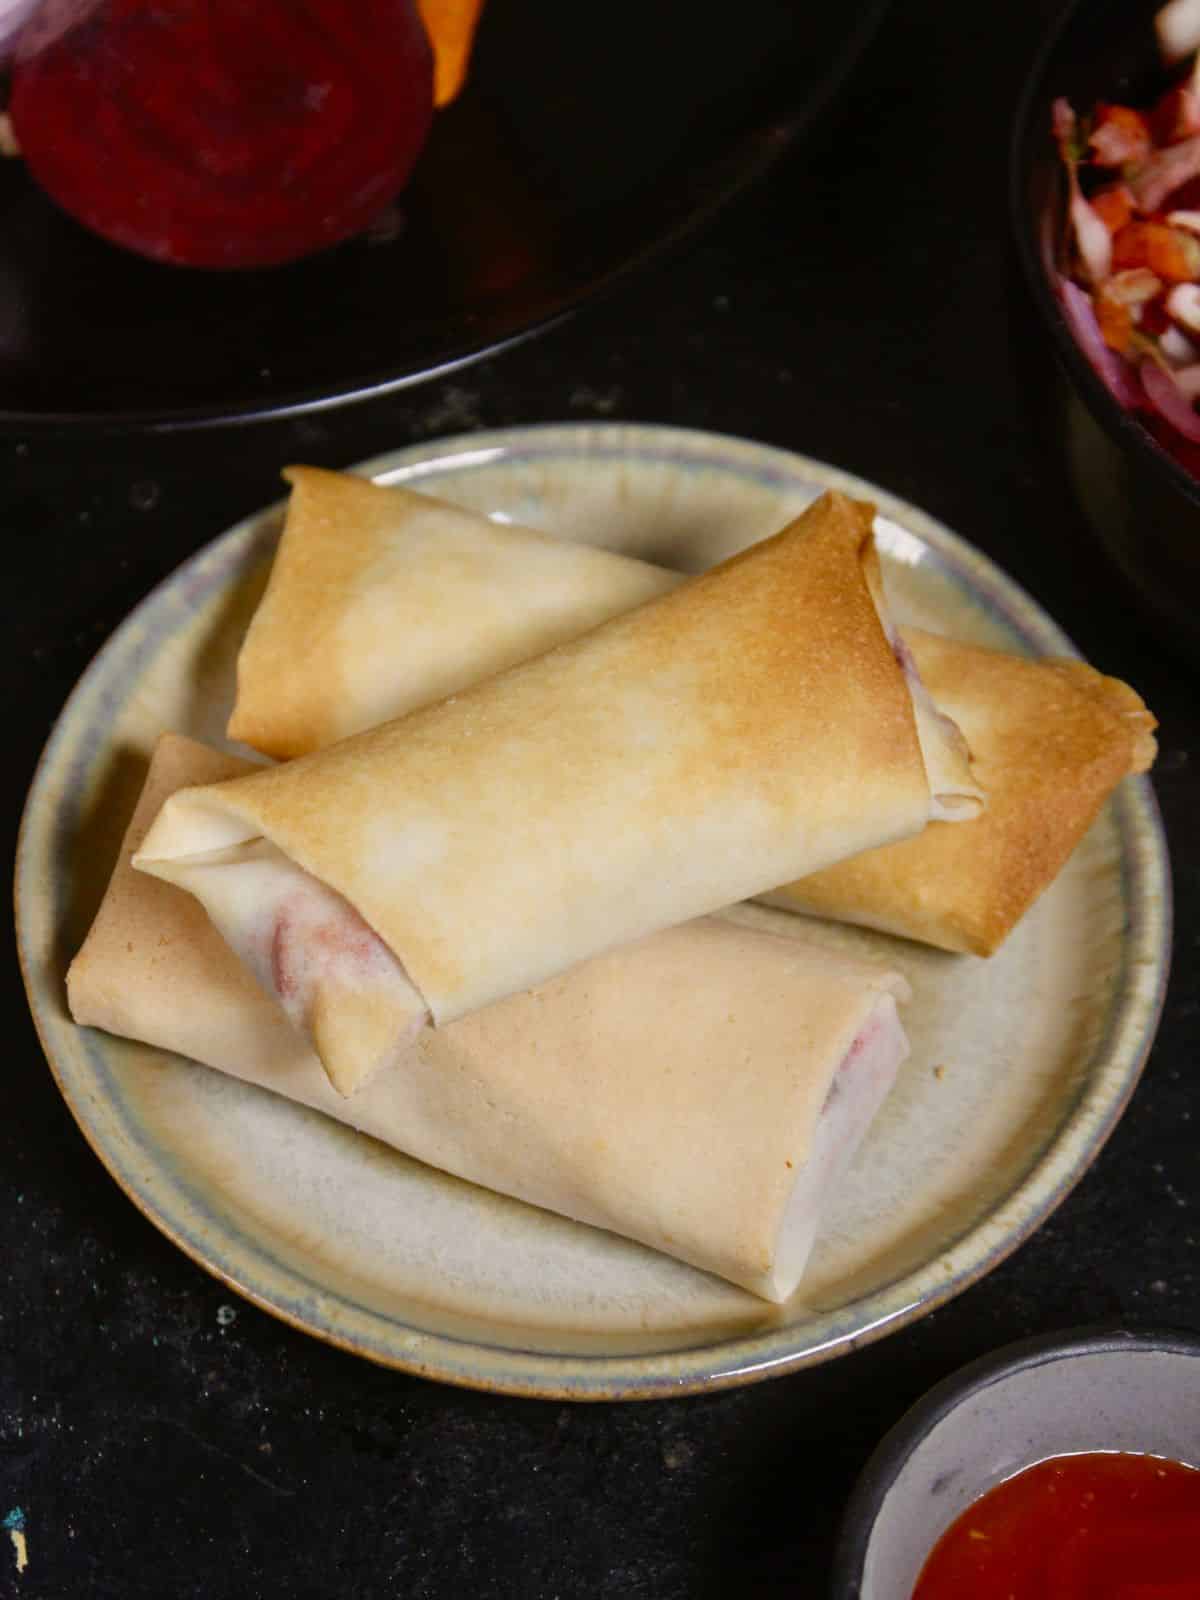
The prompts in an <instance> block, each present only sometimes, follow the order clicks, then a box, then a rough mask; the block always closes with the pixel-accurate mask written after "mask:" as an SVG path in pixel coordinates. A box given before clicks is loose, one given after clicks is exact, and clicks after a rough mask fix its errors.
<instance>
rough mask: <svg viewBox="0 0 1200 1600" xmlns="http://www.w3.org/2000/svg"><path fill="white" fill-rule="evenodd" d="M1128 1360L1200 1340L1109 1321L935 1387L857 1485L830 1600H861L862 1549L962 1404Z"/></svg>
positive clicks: (1049, 1337) (1011, 1353) (1038, 1343)
mask: <svg viewBox="0 0 1200 1600" xmlns="http://www.w3.org/2000/svg"><path fill="white" fill-rule="evenodd" d="M1129 1353H1132V1354H1135V1355H1139V1354H1150V1353H1165V1354H1168V1355H1181V1356H1190V1357H1192V1358H1194V1359H1200V1332H1196V1331H1194V1330H1192V1329H1189V1328H1183V1327H1179V1328H1171V1327H1147V1328H1130V1327H1127V1326H1125V1325H1124V1324H1122V1323H1119V1322H1115V1321H1114V1322H1111V1323H1106V1322H1101V1323H1094V1324H1088V1325H1086V1326H1082V1327H1078V1328H1069V1329H1067V1330H1065V1331H1061V1332H1053V1333H1041V1334H1035V1335H1034V1336H1033V1337H1031V1338H1028V1339H1018V1340H1016V1341H1014V1342H1013V1343H1011V1344H1006V1345H1002V1346H1001V1347H1000V1348H999V1349H997V1350H992V1351H989V1352H988V1353H987V1354H986V1355H982V1356H979V1357H977V1358H976V1359H975V1360H974V1361H970V1362H968V1363H967V1365H966V1366H964V1367H959V1368H958V1369H957V1370H956V1371H954V1372H952V1373H950V1374H949V1375H948V1376H947V1377H945V1378H942V1379H941V1380H940V1381H939V1382H937V1383H935V1384H934V1386H933V1387H932V1388H931V1389H928V1390H927V1391H926V1392H925V1394H923V1395H922V1396H921V1398H920V1399H919V1400H916V1401H915V1402H914V1403H913V1404H912V1405H911V1406H909V1408H908V1410H907V1411H905V1412H904V1414H903V1415H902V1416H901V1417H900V1419H899V1420H898V1421H897V1422H895V1423H894V1424H893V1425H892V1427H891V1428H889V1429H888V1431H887V1433H885V1434H884V1436H883V1438H882V1439H881V1440H880V1441H879V1443H878V1444H877V1445H876V1447H875V1449H874V1450H873V1451H872V1453H871V1455H870V1456H869V1457H868V1459H867V1464H866V1466H865V1467H864V1468H863V1470H862V1472H861V1473H860V1474H859V1476H858V1479H857V1480H856V1482H855V1485H854V1488H853V1490H852V1491H851V1494H850V1498H849V1500H848V1501H847V1503H846V1508H845V1511H844V1512H843V1514H842V1520H841V1524H840V1527H839V1532H838V1540H837V1545H836V1547H835V1550H834V1559H833V1574H832V1583H831V1586H830V1591H829V1592H830V1596H831V1600H860V1597H861V1594H862V1580H863V1573H864V1570H865V1567H866V1559H867V1548H868V1545H869V1544H870V1540H871V1534H872V1533H873V1532H874V1529H875V1525H876V1523H877V1522H878V1520H879V1516H880V1513H881V1512H882V1510H883V1507H884V1505H885V1503H886V1501H887V1497H888V1495H889V1494H890V1493H891V1492H892V1489H893V1488H894V1487H895V1484H896V1481H897V1479H898V1478H899V1476H900V1474H901V1472H902V1471H903V1470H904V1468H905V1466H906V1465H907V1464H908V1462H909V1460H910V1459H911V1457H912V1455H913V1453H914V1452H915V1451H916V1450H917V1448H918V1447H919V1446H920V1445H921V1444H922V1443H923V1442H924V1441H925V1439H926V1438H928V1436H929V1435H930V1434H931V1433H932V1432H933V1430H934V1428H936V1427H937V1426H938V1424H939V1423H941V1422H943V1421H944V1420H945V1419H946V1418H947V1417H948V1416H950V1415H951V1414H952V1413H953V1412H954V1411H956V1410H957V1409H958V1407H959V1406H960V1405H962V1403H963V1402H964V1401H965V1400H968V1399H970V1398H971V1397H972V1396H974V1395H977V1394H980V1393H982V1392H983V1391H984V1390H985V1389H990V1388H991V1387H992V1385H993V1384H996V1383H1000V1382H1002V1381H1003V1380H1004V1379H1005V1378H1010V1377H1013V1376H1014V1375H1015V1374H1016V1373H1019V1372H1028V1371H1031V1370H1033V1369H1034V1368H1037V1367H1044V1366H1050V1365H1051V1364H1053V1363H1055V1362H1058V1361H1070V1360H1073V1359H1074V1358H1076V1357H1077V1356H1083V1355H1114V1354H1129Z"/></svg>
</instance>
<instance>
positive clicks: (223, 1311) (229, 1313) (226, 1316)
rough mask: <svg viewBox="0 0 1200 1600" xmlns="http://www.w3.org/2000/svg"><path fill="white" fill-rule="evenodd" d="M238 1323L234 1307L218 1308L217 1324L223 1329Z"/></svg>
mask: <svg viewBox="0 0 1200 1600" xmlns="http://www.w3.org/2000/svg"><path fill="white" fill-rule="evenodd" d="M236 1321H237V1312H236V1311H235V1310H234V1308H233V1307H232V1306H218V1307H217V1322H218V1324H219V1325H220V1326H221V1327H222V1328H228V1327H229V1326H230V1325H231V1324H232V1323H235V1322H236Z"/></svg>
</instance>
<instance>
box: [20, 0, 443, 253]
mask: <svg viewBox="0 0 1200 1600" xmlns="http://www.w3.org/2000/svg"><path fill="white" fill-rule="evenodd" d="M432 114H433V56H432V52H431V50H430V46H429V41H428V38H427V36H426V33H425V29H424V26H423V24H422V22H421V19H420V16H419V14H418V11H417V5H416V0H353V3H351V4H347V3H346V0H254V4H253V5H247V4H246V0H47V4H46V5H45V7H44V9H43V10H42V11H41V12H39V13H38V15H37V16H36V17H35V18H34V21H33V22H32V24H31V25H30V26H29V27H28V28H27V30H26V32H25V34H24V35H23V36H22V38H21V41H20V46H19V50H18V56H17V60H16V63H15V64H14V67H13V74H12V92H11V99H10V103H9V115H10V117H11V119H12V124H13V128H14V130H15V132H16V136H17V140H18V142H19V144H20V147H21V153H22V155H23V156H24V157H25V160H26V162H27V163H28V166H29V169H30V171H31V172H32V174H33V176H34V177H35V178H36V180H37V181H38V183H40V184H41V185H42V187H43V188H44V189H45V190H46V191H47V193H48V194H50V195H51V196H52V197H53V199H55V200H56V201H57V202H58V204H59V205H60V206H62V207H63V209H64V210H65V211H68V212H70V214H71V215H72V216H73V217H75V218H77V219H78V221H80V222H82V223H84V224H85V225H86V226H87V227H89V228H92V229H94V230H95V232H97V233H99V234H102V235H103V236H104V237H105V238H106V239H110V240H112V241H113V243H114V244H119V245H123V246H124V247H125V248H126V249H128V250H134V251H137V252H138V253H139V254H140V255H145V256H150V257H152V258H153V259H154V260H156V261H168V262H174V263H177V264H180V265H185V266H194V267H263V266H271V265H274V264H276V263H279V262H283V261H291V260H294V259H295V258H296V257H298V256H304V255H308V254H310V253H311V252H313V251H314V250H320V249H322V248H324V247H325V246H327V245H331V244H334V243H336V242H337V241H338V240H340V239H344V238H346V237H348V236H349V235H351V234H354V233H357V232H359V231H360V230H361V229H362V228H364V227H365V226H366V225H367V224H368V223H369V222H370V221H371V220H372V218H373V217H375V216H376V215H377V214H378V213H379V211H380V210H381V209H382V208H383V207H384V206H385V205H386V204H387V203H388V202H389V201H390V200H391V199H392V198H393V197H394V196H395V195H396V194H397V193H398V192H399V190H400V189H402V188H403V186H404V183H405V181H406V180H407V178H408V175H409V173H410V172H411V170H412V167H413V164H414V162H415V161H416V159H417V156H418V155H419V153H420V150H421V146H422V145H423V144H424V142H425V138H426V136H427V134H428V132H429V124H430V121H431V118H432Z"/></svg>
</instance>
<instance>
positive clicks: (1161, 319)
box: [1138, 296, 1171, 339]
mask: <svg viewBox="0 0 1200 1600" xmlns="http://www.w3.org/2000/svg"><path fill="white" fill-rule="evenodd" d="M1170 326H1171V319H1170V317H1169V316H1168V315H1167V308H1166V306H1165V305H1164V304H1163V301H1162V297H1161V296H1159V297H1157V298H1156V299H1154V300H1147V302H1146V304H1145V305H1144V306H1143V307H1142V314H1141V317H1140V318H1139V320H1138V327H1139V328H1140V329H1141V331H1142V332H1143V333H1148V334H1150V336H1151V337H1152V338H1155V339H1157V338H1158V337H1159V335H1160V334H1164V333H1166V331H1167V329H1168V328H1169V327H1170Z"/></svg>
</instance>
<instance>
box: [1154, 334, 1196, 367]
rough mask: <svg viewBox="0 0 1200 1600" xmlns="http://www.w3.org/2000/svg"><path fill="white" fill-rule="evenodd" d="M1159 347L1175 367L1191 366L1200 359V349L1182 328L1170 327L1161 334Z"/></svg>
mask: <svg viewBox="0 0 1200 1600" xmlns="http://www.w3.org/2000/svg"><path fill="white" fill-rule="evenodd" d="M1158 348H1159V349H1160V350H1161V351H1162V353H1163V355H1164V356H1165V357H1166V359H1167V360H1168V361H1169V362H1170V363H1171V365H1172V366H1173V367H1177V368H1178V367H1190V366H1191V365H1192V363H1193V362H1194V361H1197V360H1200V349H1197V347H1196V346H1195V345H1194V344H1193V343H1192V341H1191V340H1190V339H1189V338H1188V336H1187V334H1186V333H1184V331H1183V329H1182V328H1176V327H1174V326H1171V327H1169V328H1168V329H1167V330H1166V331H1165V332H1164V333H1163V334H1161V335H1160V336H1159V340H1158Z"/></svg>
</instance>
